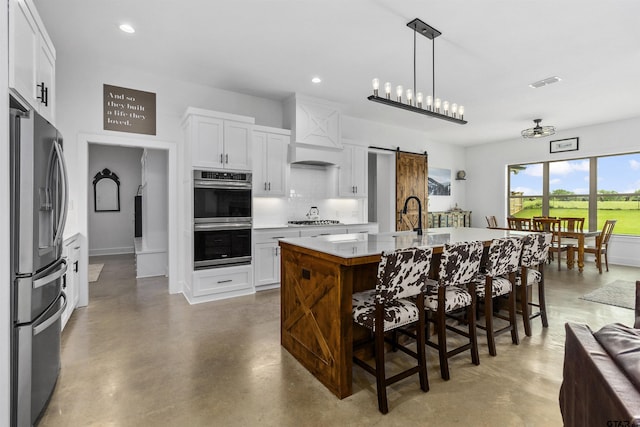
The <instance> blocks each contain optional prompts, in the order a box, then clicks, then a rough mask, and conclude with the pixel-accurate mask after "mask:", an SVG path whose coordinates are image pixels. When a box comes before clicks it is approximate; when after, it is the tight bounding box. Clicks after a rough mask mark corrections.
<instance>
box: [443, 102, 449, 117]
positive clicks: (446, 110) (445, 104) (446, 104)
mask: <svg viewBox="0 0 640 427" xmlns="http://www.w3.org/2000/svg"><path fill="white" fill-rule="evenodd" d="M442 108H443V109H444V114H446V115H447V116H448V115H449V101H444V102H443V103H442Z"/></svg>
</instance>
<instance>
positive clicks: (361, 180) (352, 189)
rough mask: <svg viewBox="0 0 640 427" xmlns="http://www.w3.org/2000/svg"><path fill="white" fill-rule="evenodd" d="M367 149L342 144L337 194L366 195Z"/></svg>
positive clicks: (346, 195)
mask: <svg viewBox="0 0 640 427" xmlns="http://www.w3.org/2000/svg"><path fill="white" fill-rule="evenodd" d="M367 165H368V159H367V149H366V148H365V147H361V146H358V145H349V144H344V150H343V155H342V162H341V163H340V168H339V173H338V195H339V196H341V197H367V169H368V168H367Z"/></svg>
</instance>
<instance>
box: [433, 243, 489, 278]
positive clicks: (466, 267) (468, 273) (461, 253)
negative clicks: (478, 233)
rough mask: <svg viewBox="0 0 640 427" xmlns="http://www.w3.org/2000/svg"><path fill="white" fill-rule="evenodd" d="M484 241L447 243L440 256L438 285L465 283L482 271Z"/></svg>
mask: <svg viewBox="0 0 640 427" xmlns="http://www.w3.org/2000/svg"><path fill="white" fill-rule="evenodd" d="M483 248H484V245H483V244H482V242H462V243H455V244H445V245H444V249H443V251H442V255H441V257H440V269H439V273H438V286H454V285H464V284H467V283H470V282H472V281H473V279H474V277H475V276H476V275H477V274H478V272H479V271H480V261H481V260H482V251H483Z"/></svg>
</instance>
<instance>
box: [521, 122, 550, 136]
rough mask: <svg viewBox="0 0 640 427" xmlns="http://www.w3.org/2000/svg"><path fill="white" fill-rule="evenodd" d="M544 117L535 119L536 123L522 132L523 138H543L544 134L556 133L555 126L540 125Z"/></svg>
mask: <svg viewBox="0 0 640 427" xmlns="http://www.w3.org/2000/svg"><path fill="white" fill-rule="evenodd" d="M541 121H542V119H535V120H534V121H533V122H534V123H535V124H536V125H535V126H534V127H532V128H529V129H525V130H523V131H522V132H521V134H522V137H523V138H542V137H543V136H549V135H553V134H554V133H556V128H554V127H553V126H540V122H541Z"/></svg>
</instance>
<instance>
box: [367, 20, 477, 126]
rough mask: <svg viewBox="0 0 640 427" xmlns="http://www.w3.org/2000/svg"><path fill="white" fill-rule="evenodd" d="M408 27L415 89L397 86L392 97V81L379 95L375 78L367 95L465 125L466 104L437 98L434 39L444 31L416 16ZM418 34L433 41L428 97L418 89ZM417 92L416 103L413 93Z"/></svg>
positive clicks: (399, 106)
mask: <svg viewBox="0 0 640 427" xmlns="http://www.w3.org/2000/svg"><path fill="white" fill-rule="evenodd" d="M407 27H409V28H411V29H412V30H413V90H412V89H407V90H406V92H404V89H403V87H402V86H397V87H396V99H395V100H393V99H391V83H389V82H387V83H385V84H384V92H385V96H384V97H381V96H379V95H378V94H379V89H380V80H378V79H373V82H372V85H373V95H370V96H368V97H367V99H368V100H369V101H374V102H379V103H380V104H384V105H389V106H391V107H396V108H401V109H403V110H408V111H413V112H414V113H419V114H424V115H425V116H430V117H435V118H437V119H442V120H447V121H450V122H453V123H458V124H461V125H464V124H466V123H467V121H466V120H464V106H462V105H460V106H459V105H458V104H456V103H451V104H449V101H442V100H441V99H440V98H436V66H435V41H434V39H435V38H436V37H438V36H439V35H441V34H442V33H441V32H440V31H438V30H436V29H435V28H433V27H431V26H430V25H428V24H426V23H425V22H423V21H421V20H420V19H418V18H416V19H414V20H413V21H411V22H409V23H407ZM416 34H420V35H422V36H425V37H426V38H428V39H430V40H431V42H432V68H433V69H432V76H433V85H432V92H431V95H429V96H427V97H426V99H425V98H424V95H423V94H422V92H417V93H416V92H415V90H416ZM414 93H416V100H415V105H414V101H413V94H414ZM402 95H406V102H402Z"/></svg>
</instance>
